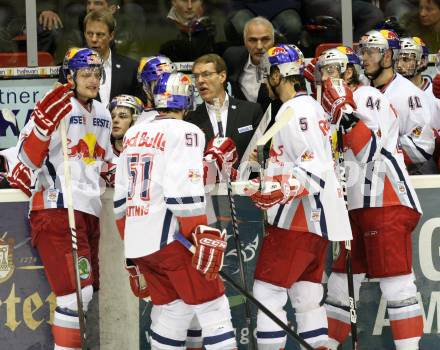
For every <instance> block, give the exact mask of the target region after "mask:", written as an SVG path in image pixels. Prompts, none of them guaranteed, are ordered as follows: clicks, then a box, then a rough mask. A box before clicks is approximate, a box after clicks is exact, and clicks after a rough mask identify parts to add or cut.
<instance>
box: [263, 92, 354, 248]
mask: <svg viewBox="0 0 440 350" xmlns="http://www.w3.org/2000/svg"><path fill="white" fill-rule="evenodd" d="M286 108H291V109H292V111H293V113H294V117H293V118H292V119H290V121H289V123H288V124H287V125H286V126H285V127H284V128H282V129H281V130H280V131H279V132H278V133H277V134H276V135H275V136H274V138H273V141H272V147H271V151H270V160H269V162H268V163H269V165H268V168H267V174H268V175H269V176H273V175H279V174H292V175H294V176H295V177H296V178H297V179H298V180H299V181H300V182H301V184H302V185H303V186H304V187H305V189H306V190H307V191H308V194H307V195H306V196H303V197H301V198H299V199H294V200H293V201H291V202H289V203H287V204H283V205H275V206H273V207H271V208H270V209H269V210H268V222H269V223H270V224H272V225H274V226H277V227H280V228H284V229H290V230H295V231H303V232H311V233H314V234H317V235H320V236H322V237H324V238H327V239H329V240H335V241H338V240H346V239H350V238H351V230H350V223H349V220H348V213H347V209H346V206H345V202H344V199H343V196H342V189H341V187H340V185H339V183H338V181H337V179H336V175H335V171H334V170H335V168H334V165H335V164H334V161H333V158H332V152H331V144H330V134H329V132H330V130H329V129H330V128H329V124H328V122H327V119H326V115H325V113H324V110H323V109H322V107H321V106H320V105H319V104H318V103H317V102H316V101H315V100H314V99H313V98H311V97H310V96H307V95H302V94H299V95H297V96H295V97H294V98H293V99H291V100H289V101H287V102H286V103H284V105H283V106H282V107H281V109H280V111H279V112H278V116H280V115H281V114H282V113H283V112H284V110H285V109H286Z"/></svg>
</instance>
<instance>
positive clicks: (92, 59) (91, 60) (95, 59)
mask: <svg viewBox="0 0 440 350" xmlns="http://www.w3.org/2000/svg"><path fill="white" fill-rule="evenodd" d="M87 63H88V64H96V65H100V64H102V61H101V57H99V55H98V54H96V53H95V54H91V55H89V56H87Z"/></svg>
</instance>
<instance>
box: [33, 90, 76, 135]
mask: <svg viewBox="0 0 440 350" xmlns="http://www.w3.org/2000/svg"><path fill="white" fill-rule="evenodd" d="M71 87H72V84H69V83H68V84H64V85H60V86H58V87H57V88H55V89H53V90H52V91H50V92H49V93H47V94H46V96H44V97H43V99H42V100H40V101H38V102H37V105H36V106H35V109H34V111H33V112H32V116H33V117H34V121H35V125H36V126H37V129H38V131H39V132H40V133H41V134H42V135H44V136H50V135H51V134H52V133H53V132H54V130H55V129H56V128H57V127H58V124H59V122H60V120H61V119H63V118H64V117H65V116H66V115H67V114H68V113H69V112H70V111H71V110H72V104H71V103H70V98H71V97H72V96H73V92H72V91H70V88H71Z"/></svg>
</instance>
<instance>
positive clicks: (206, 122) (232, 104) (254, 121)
mask: <svg viewBox="0 0 440 350" xmlns="http://www.w3.org/2000/svg"><path fill="white" fill-rule="evenodd" d="M262 115H263V111H262V110H261V107H260V105H259V104H258V103H253V102H248V101H243V100H238V99H235V98H233V97H229V109H228V119H227V123H226V136H227V137H230V138H231V139H232V140H234V142H235V144H236V146H237V153H238V162H237V163H236V165H237V166H238V165H239V164H240V161H241V157H242V156H243V153H244V151H245V150H246V147H247V146H248V144H249V142H250V140H251V138H252V136H253V134H254V132H255V130H256V128H257V127H258V124H259V123H260V120H261V117H262ZM185 120H186V121H187V122H190V123H193V124H195V125H197V126H198V127H199V128H200V129H202V131H203V132H204V133H205V138H206V144H208V142H209V140H211V139H212V138H213V137H214V131H213V129H212V124H211V120H210V119H209V115H208V111H207V109H206V105H205V103H202V104H201V105H199V106H197V109H196V110H195V111H193V112H190V113H188V115H187V116H186V118H185Z"/></svg>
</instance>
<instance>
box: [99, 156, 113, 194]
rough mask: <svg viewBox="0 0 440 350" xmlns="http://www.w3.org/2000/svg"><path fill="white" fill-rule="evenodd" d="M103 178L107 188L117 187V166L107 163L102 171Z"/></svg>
mask: <svg viewBox="0 0 440 350" xmlns="http://www.w3.org/2000/svg"><path fill="white" fill-rule="evenodd" d="M100 175H101V178H102V179H103V180H104V181H105V185H106V187H110V188H114V187H115V177H116V164H114V163H110V162H105V163H104V166H103V167H102V169H101V174H100Z"/></svg>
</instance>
